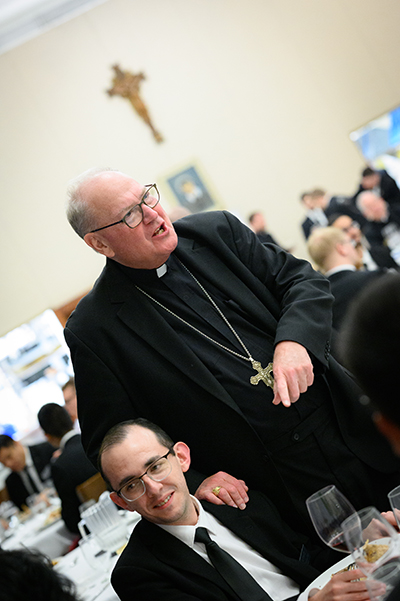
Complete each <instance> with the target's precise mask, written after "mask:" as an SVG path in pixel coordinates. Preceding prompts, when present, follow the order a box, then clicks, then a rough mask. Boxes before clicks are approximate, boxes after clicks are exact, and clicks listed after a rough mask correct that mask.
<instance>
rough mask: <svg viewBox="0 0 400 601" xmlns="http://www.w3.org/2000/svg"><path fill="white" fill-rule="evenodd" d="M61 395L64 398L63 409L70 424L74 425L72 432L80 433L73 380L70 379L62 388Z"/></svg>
mask: <svg viewBox="0 0 400 601" xmlns="http://www.w3.org/2000/svg"><path fill="white" fill-rule="evenodd" d="M62 393H63V397H64V403H65V405H64V406H65V408H66V410H67V411H68V413H69V416H70V418H71V419H72V423H73V424H74V430H76V431H77V432H80V431H81V429H80V426H79V421H78V401H77V398H76V388H75V378H70V379H69V380H68V382H66V383H65V384H64V386H63V387H62Z"/></svg>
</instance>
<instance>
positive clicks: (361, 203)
mask: <svg viewBox="0 0 400 601" xmlns="http://www.w3.org/2000/svg"><path fill="white" fill-rule="evenodd" d="M368 196H373V197H374V198H379V196H378V195H377V194H375V192H374V191H373V190H364V192H360V194H359V195H358V196H357V199H356V207H357V209H358V210H359V211H360V212H361V213H362V212H363V210H364V201H365V199H366V198H368Z"/></svg>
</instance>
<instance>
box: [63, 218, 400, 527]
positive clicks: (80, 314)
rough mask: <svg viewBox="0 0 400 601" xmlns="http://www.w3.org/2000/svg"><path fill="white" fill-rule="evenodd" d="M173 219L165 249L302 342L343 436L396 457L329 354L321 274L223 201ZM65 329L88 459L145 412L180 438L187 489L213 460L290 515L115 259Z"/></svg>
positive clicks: (176, 340)
mask: <svg viewBox="0 0 400 601" xmlns="http://www.w3.org/2000/svg"><path fill="white" fill-rule="evenodd" d="M175 227H176V231H177V233H178V236H179V244H178V248H177V249H176V251H175V253H176V255H177V256H178V257H179V258H180V259H181V260H182V261H183V263H184V264H185V265H187V266H188V267H189V269H191V270H193V272H194V273H195V274H198V275H199V276H201V278H203V279H204V281H206V282H207V281H209V282H210V283H211V284H213V285H214V286H216V287H217V288H219V289H221V290H222V291H223V292H224V293H225V294H226V295H227V296H228V298H230V299H232V301H234V302H235V303H236V304H237V305H239V306H240V307H243V308H244V309H243V310H245V311H246V312H247V313H248V314H249V315H250V318H251V319H252V320H254V322H255V323H256V324H260V325H261V327H262V328H263V329H264V331H265V332H266V333H267V334H270V336H271V338H272V339H273V340H274V341H275V343H278V342H280V341H282V340H292V341H295V342H298V343H300V344H302V345H303V346H305V347H306V348H307V350H308V351H309V353H310V355H311V357H312V358H313V361H314V371H315V373H320V374H321V372H323V370H324V369H325V368H326V367H328V365H329V369H328V370H327V376H326V377H327V380H328V384H329V386H330V388H331V390H332V394H333V396H334V399H335V411H336V413H337V418H338V423H339V426H340V428H341V430H342V433H343V436H344V438H345V440H346V443H347V444H348V445H349V446H350V448H351V449H354V452H355V453H356V454H357V455H358V456H360V457H361V458H362V459H363V460H365V461H366V462H367V463H368V464H369V465H371V466H372V467H374V468H376V469H377V470H379V471H384V472H392V471H394V470H395V469H397V468H398V461H397V460H396V459H395V458H394V457H393V455H392V453H391V450H390V448H389V446H388V444H387V442H386V441H385V440H384V439H383V437H381V436H380V435H378V434H377V432H376V430H375V428H374V426H373V424H372V422H371V420H370V416H369V414H368V413H367V411H366V409H365V408H364V407H361V405H360V404H359V403H358V401H357V396H356V392H355V391H354V389H355V385H354V382H352V380H351V378H350V377H349V376H348V375H346V373H345V372H344V370H343V369H342V368H341V367H340V366H339V365H338V364H337V363H336V362H335V361H334V360H333V359H332V358H331V359H330V358H329V338H330V335H331V305H332V302H333V297H332V296H331V294H330V292H329V282H328V280H327V279H326V278H325V277H324V276H322V275H321V274H318V273H316V272H315V271H314V270H313V269H312V268H311V266H310V264H309V263H308V262H307V261H300V260H298V259H296V258H294V257H293V256H292V255H289V254H288V253H286V252H285V251H284V250H282V249H280V248H279V247H277V246H275V245H268V244H267V245H263V244H261V243H260V242H259V240H258V239H257V237H256V236H255V234H254V233H253V232H252V231H251V230H250V229H249V228H247V227H246V226H244V225H243V224H241V223H240V222H239V221H238V220H237V219H236V218H235V217H234V216H233V215H231V214H230V213H227V212H226V213H225V212H219V211H216V212H210V213H207V214H203V213H201V214H196V215H191V216H188V217H185V218H183V219H180V220H179V221H178V222H176V224H175ZM65 337H66V340H67V343H68V345H69V347H70V349H71V355H72V360H73V364H74V371H75V381H76V388H77V395H78V412H79V422H80V424H81V429H82V443H83V446H84V447H85V450H86V452H88V453H89V455H90V456H91V457H92V459H93V460H94V461H95V460H96V459H95V458H96V455H97V452H98V448H99V446H100V443H101V440H102V438H103V436H104V434H105V433H106V432H107V430H108V429H109V428H110V427H111V426H112V425H114V424H116V423H119V422H121V421H124V420H126V419H132V418H135V417H139V416H142V417H146V418H147V419H150V420H151V421H153V422H155V423H157V424H159V425H160V426H161V427H163V428H164V429H165V430H166V432H168V434H169V435H170V436H171V437H172V439H173V440H175V441H177V440H184V441H185V442H187V444H188V445H189V446H190V449H191V453H192V468H191V469H190V479H189V484H190V486H191V490H192V491H193V490H195V487H196V484H198V483H199V482H200V481H201V480H202V479H204V477H205V476H209V475H211V474H214V473H215V472H217V471H219V470H223V471H226V472H228V473H230V474H233V475H234V476H236V477H237V478H242V479H244V480H245V481H246V483H247V485H248V486H249V487H251V488H253V489H256V490H261V491H264V492H266V493H267V494H268V495H270V496H271V498H272V500H273V501H274V502H275V503H276V504H277V505H278V507H279V508H280V509H282V511H283V512H285V515H286V514H287V515H289V516H290V515H291V516H294V511H293V505H292V503H291V500H290V497H289V495H288V493H287V489H286V487H285V484H284V482H283V480H282V479H281V477H280V475H279V473H278V471H277V469H276V467H275V463H274V462H273V461H272V459H271V455H270V453H269V452H268V450H267V449H266V448H265V446H264V444H263V443H262V441H261V440H260V438H259V437H258V435H257V434H256V433H255V431H254V430H253V428H252V427H251V425H250V424H249V422H248V421H247V419H246V418H245V417H244V415H243V413H242V412H241V410H240V409H239V407H238V405H237V404H236V402H235V401H234V399H233V398H232V397H231V396H230V395H229V394H228V393H227V392H226V391H225V389H224V388H223V387H222V386H221V385H220V383H219V382H218V380H217V379H216V377H215V376H214V375H213V374H211V373H210V371H209V370H208V369H206V368H205V366H204V365H203V363H202V362H201V361H200V360H199V359H198V357H197V356H196V355H195V353H194V352H192V350H191V349H190V348H188V346H187V345H186V344H185V343H184V342H183V341H182V340H181V338H180V337H179V335H178V334H177V333H176V332H175V331H174V329H173V328H172V327H171V326H170V325H169V324H168V323H167V322H166V321H165V320H164V318H163V316H162V314H161V313H160V311H159V310H158V309H157V307H156V306H155V305H154V303H152V302H151V301H149V300H148V299H147V298H146V297H144V296H143V295H142V294H141V293H140V292H139V291H138V290H137V289H136V288H135V286H134V283H133V281H132V279H131V278H129V277H127V276H126V273H125V272H124V270H123V269H121V267H120V266H119V265H118V264H117V263H115V262H114V261H112V260H111V261H110V260H108V261H107V264H106V267H105V269H104V271H103V273H102V275H101V276H100V278H99V279H98V281H97V282H96V284H95V286H94V289H93V290H92V291H91V292H90V293H89V294H88V295H87V296H86V297H85V298H84V299H82V300H81V302H80V303H79V305H78V307H77V309H76V310H75V311H74V313H73V314H72V316H71V317H70V318H69V320H68V323H67V325H66V329H65ZM271 360H272V356H271ZM357 392H358V391H357ZM249 394H251V387H250V386H249ZM300 402H301V401H300ZM270 483H273V485H271V484H270ZM327 484H329V482H327Z"/></svg>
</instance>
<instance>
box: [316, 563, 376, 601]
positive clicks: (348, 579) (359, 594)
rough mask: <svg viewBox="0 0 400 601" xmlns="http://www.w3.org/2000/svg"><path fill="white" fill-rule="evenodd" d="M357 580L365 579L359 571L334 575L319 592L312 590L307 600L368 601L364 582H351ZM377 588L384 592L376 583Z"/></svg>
mask: <svg viewBox="0 0 400 601" xmlns="http://www.w3.org/2000/svg"><path fill="white" fill-rule="evenodd" d="M358 578H365V576H364V574H363V573H362V571H361V570H349V571H348V572H341V573H340V574H335V575H334V576H332V578H331V579H330V581H329V582H328V584H326V585H325V586H324V587H323V588H322V589H321V590H318V589H312V590H311V591H310V592H309V594H308V598H309V599H311V598H312V601H368V600H369V595H368V590H367V587H366V585H365V582H364V581H361V582H353V581H354V580H357V579H358ZM377 586H378V587H381V588H382V590H383V591H384V590H385V585H384V584H381V583H379V584H378V583H377ZM377 592H378V591H377Z"/></svg>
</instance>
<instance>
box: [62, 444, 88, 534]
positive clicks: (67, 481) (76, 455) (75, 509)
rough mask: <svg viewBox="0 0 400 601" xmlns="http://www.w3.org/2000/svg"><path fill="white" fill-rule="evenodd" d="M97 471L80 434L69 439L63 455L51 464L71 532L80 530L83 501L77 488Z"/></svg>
mask: <svg viewBox="0 0 400 601" xmlns="http://www.w3.org/2000/svg"><path fill="white" fill-rule="evenodd" d="M96 473H97V470H96V469H95V468H94V467H93V465H92V463H91V462H90V461H89V459H88V458H87V456H86V454H85V451H84V450H83V446H82V443H81V437H80V434H75V436H73V437H72V438H70V439H69V440H67V442H66V443H65V446H64V449H63V451H62V453H61V455H60V456H59V457H58V458H57V459H56V461H55V462H54V463H53V464H52V466H51V474H52V478H53V482H54V486H55V488H56V490H57V493H58V496H59V497H60V499H61V515H62V518H63V520H64V522H65V524H66V526H67V528H68V530H70V531H71V532H76V533H78V532H79V530H78V522H79V520H80V515H79V505H80V504H81V501H80V500H79V498H78V495H77V494H76V491H75V489H76V487H77V486H78V484H82V482H85V480H87V479H88V478H90V477H91V476H94V474H96Z"/></svg>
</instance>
